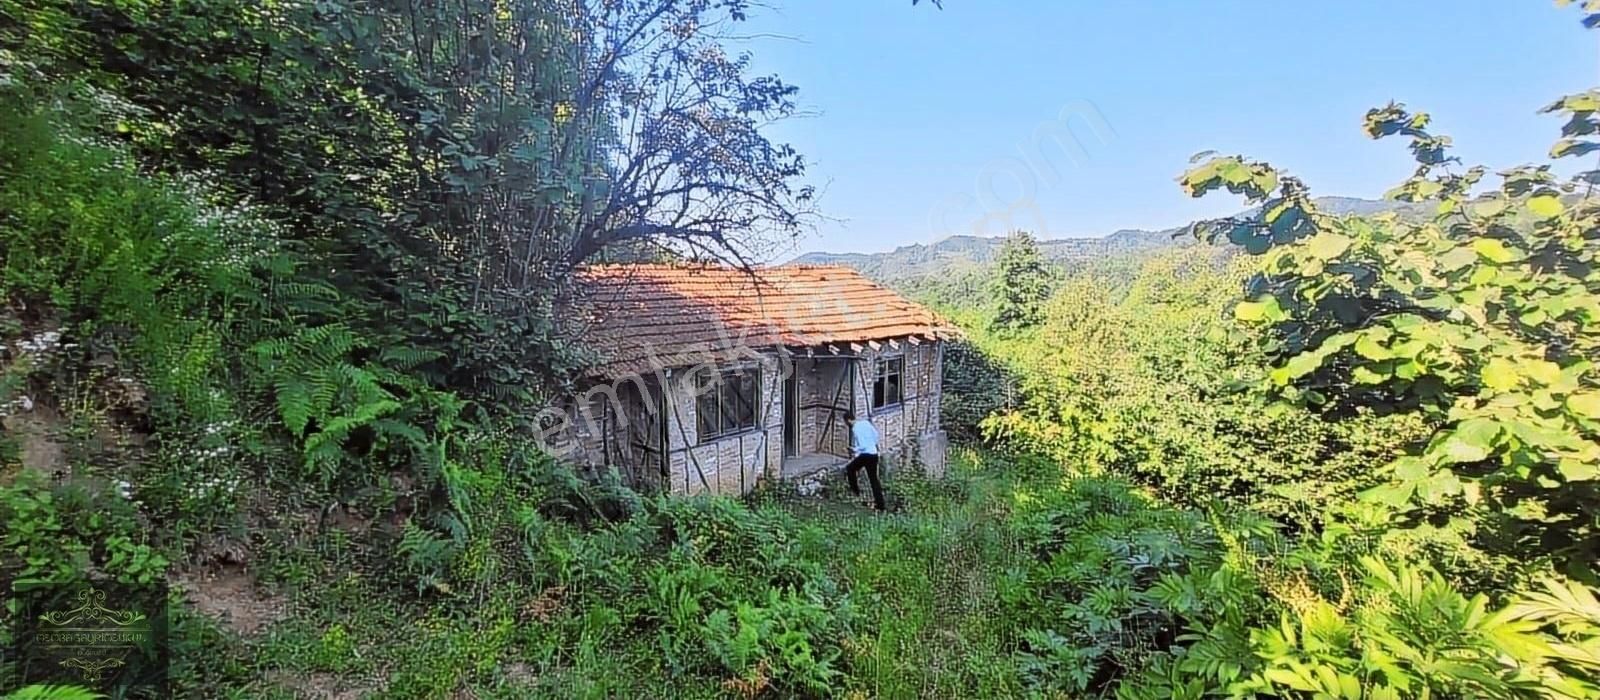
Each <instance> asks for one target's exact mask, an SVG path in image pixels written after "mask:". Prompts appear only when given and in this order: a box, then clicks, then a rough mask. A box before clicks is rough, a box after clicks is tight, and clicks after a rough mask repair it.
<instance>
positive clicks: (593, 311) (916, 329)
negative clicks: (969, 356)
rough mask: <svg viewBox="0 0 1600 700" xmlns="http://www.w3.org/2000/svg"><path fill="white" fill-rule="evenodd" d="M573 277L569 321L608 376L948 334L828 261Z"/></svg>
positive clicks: (916, 308) (920, 310)
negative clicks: (780, 349)
mask: <svg viewBox="0 0 1600 700" xmlns="http://www.w3.org/2000/svg"><path fill="white" fill-rule="evenodd" d="M577 279H578V294H577V298H576V302H575V304H574V306H573V309H572V313H570V314H567V318H568V320H569V321H571V322H575V323H576V324H578V325H577V327H576V329H575V330H576V332H577V334H578V335H579V337H580V338H582V340H583V341H584V342H585V343H587V344H588V345H589V346H591V347H593V348H594V349H595V350H597V351H599V353H600V354H601V356H602V361H603V365H602V367H601V368H600V369H601V371H603V372H606V373H611V374H616V373H620V372H627V371H643V370H650V369H656V368H663V367H674V366H682V365H687V364H698V363H701V362H705V361H706V360H707V359H721V358H725V357H727V356H730V355H734V354H737V353H736V352H735V351H737V350H738V349H739V348H740V347H746V348H751V349H755V348H770V347H773V346H776V345H785V346H812V347H814V346H821V345H827V344H835V343H836V344H849V343H865V342H867V341H876V340H888V339H894V338H906V337H921V338H932V339H943V338H948V337H952V336H954V335H955V334H956V331H955V329H954V328H952V327H951V326H949V325H948V324H946V323H945V322H944V321H943V320H941V319H940V318H939V317H937V316H935V315H934V314H933V312H931V311H929V310H927V309H926V308H924V307H922V306H921V305H918V304H916V303H913V302H911V301H908V300H906V298H905V297H902V296H900V295H899V294H896V293H895V292H893V291H891V290H889V289H887V288H885V287H883V286H881V285H879V284H877V283H875V282H873V281H871V280H869V279H867V278H866V277H863V276H862V275H861V273H859V272H857V271H855V270H853V269H851V268H848V267H842V266H836V265H793V266H782V267H762V268H756V269H754V270H748V271H747V270H741V269H738V268H732V267H724V266H716V265H671V264H635V265H601V266H592V267H586V268H582V269H580V270H579V271H578V275H577Z"/></svg>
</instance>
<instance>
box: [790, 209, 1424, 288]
mask: <svg viewBox="0 0 1600 700" xmlns="http://www.w3.org/2000/svg"><path fill="white" fill-rule="evenodd" d="M1314 201H1315V202H1316V205H1317V208H1318V209H1321V210H1322V211H1324V212H1328V213H1330V214H1341V215H1346V214H1356V215H1369V214H1377V213H1380V212H1385V211H1396V210H1405V209H1409V208H1410V207H1412V206H1413V205H1407V204H1404V203H1401V202H1392V201H1382V200H1373V199H1358V198H1355V197H1318V198H1316V199H1315V200H1314ZM1188 230H1189V227H1188V226H1187V225H1185V226H1175V227H1173V228H1168V229H1161V230H1159V231H1149V230H1145V229H1121V230H1118V231H1114V232H1112V233H1110V234H1108V235H1106V236H1102V237H1098V238H1051V239H1043V240H1040V241H1039V252H1040V253H1041V254H1043V255H1044V256H1045V257H1046V258H1048V259H1051V260H1057V261H1070V260H1083V259H1088V258H1095V257H1104V256H1108V255H1114V254H1119V253H1130V252H1136V251H1144V250H1155V249H1158V248H1168V247H1174V246H1183V245H1192V244H1193V243H1194V240H1193V239H1191V238H1189V237H1188ZM1004 241H1005V238H1004V237H1003V236H970V235H956V236H950V237H949V238H945V239H942V240H939V241H936V242H934V243H930V244H922V243H914V244H912V245H904V246H900V247H898V248H895V249H894V250H891V251H888V252H884V253H827V252H820V251H818V252H810V253H805V254H803V255H800V256H798V257H796V258H794V259H793V260H790V261H789V264H792V265H846V266H849V267H853V268H855V269H857V270H860V271H861V272H862V274H865V275H867V276H868V277H871V278H873V279H877V280H880V281H891V280H900V279H907V278H915V277H924V276H927V275H936V274H941V275H942V274H948V273H952V272H960V271H962V270H965V269H970V268H974V267H978V266H981V265H984V264H986V263H988V262H990V261H991V260H993V259H994V257H995V256H996V255H998V254H999V252H1000V246H1001V244H1002V243H1004Z"/></svg>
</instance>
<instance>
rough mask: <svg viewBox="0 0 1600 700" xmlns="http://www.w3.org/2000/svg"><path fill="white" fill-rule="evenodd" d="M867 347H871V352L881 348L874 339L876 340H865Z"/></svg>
mask: <svg viewBox="0 0 1600 700" xmlns="http://www.w3.org/2000/svg"><path fill="white" fill-rule="evenodd" d="M867 347H869V348H872V350H873V352H877V351H878V350H882V349H883V346H882V345H879V344H878V341H876V340H869V341H867Z"/></svg>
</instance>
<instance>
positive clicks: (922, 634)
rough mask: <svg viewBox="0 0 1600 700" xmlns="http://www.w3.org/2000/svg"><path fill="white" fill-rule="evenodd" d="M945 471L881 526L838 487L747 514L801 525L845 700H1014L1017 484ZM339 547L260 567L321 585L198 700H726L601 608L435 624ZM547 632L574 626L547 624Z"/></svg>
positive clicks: (897, 486)
mask: <svg viewBox="0 0 1600 700" xmlns="http://www.w3.org/2000/svg"><path fill="white" fill-rule="evenodd" d="M954 453H955V457H956V458H955V459H954V460H952V462H953V463H952V469H951V476H950V477H949V478H948V479H947V480H945V481H943V482H937V483H933V482H927V481H923V480H920V479H915V478H905V477H902V478H898V479H891V480H890V490H891V495H892V498H893V499H894V500H895V501H896V502H897V503H898V504H899V505H900V508H899V509H898V511H897V512H894V513H890V514H887V515H879V514H876V513H873V512H871V511H870V510H869V509H867V508H865V507H863V505H862V504H861V503H860V502H859V500H858V499H854V498H851V497H850V495H849V493H848V491H847V490H846V487H845V486H844V484H843V482H842V479H841V480H839V481H838V482H836V483H829V484H828V485H827V487H826V488H825V489H824V492H823V494H822V495H821V496H819V497H813V498H798V497H794V498H790V497H783V496H778V495H771V494H769V495H766V496H763V497H760V498H758V499H757V502H756V503H755V504H753V506H754V507H755V508H757V509H767V508H776V509H782V510H785V511H787V512H789V513H792V514H794V515H795V516H796V517H797V519H798V521H799V523H800V524H801V526H800V528H799V530H798V531H797V532H796V533H795V536H796V537H797V538H800V539H803V540H809V541H812V542H814V543H815V547H816V549H817V551H819V552H823V553H824V555H823V557H822V559H823V561H824V563H825V565H826V566H827V567H828V568H829V569H830V572H831V573H833V574H834V575H835V577H836V578H837V579H838V580H841V581H843V582H844V583H845V585H846V586H848V587H849V589H850V590H851V592H852V598H853V599H854V601H855V604H856V605H857V606H858V607H859V608H860V610H861V613H862V615H863V619H862V620H861V622H862V624H861V625H860V628H859V629H860V630H861V632H860V633H859V635H858V636H856V637H854V638H852V639H850V640H849V641H848V642H847V643H846V645H845V647H846V652H847V654H846V656H847V658H846V659H844V660H843V663H841V667H842V668H843V670H844V671H845V673H846V677H845V678H844V679H841V681H840V685H841V686H842V687H841V689H842V690H843V691H844V692H843V693H841V695H843V696H844V697H855V698H869V697H870V698H880V697H881V698H898V697H1004V696H1014V695H1017V694H1019V693H1020V692H1021V690H1020V688H1019V685H1018V681H1017V678H1016V674H1015V667H1014V664H1013V663H1011V649H1012V646H1013V643H1014V638H1013V634H1014V633H1013V631H1012V630H1010V629H1008V626H1007V625H1006V624H1005V623H1004V621H1003V620H1002V617H1001V616H1000V615H999V614H998V612H999V606H1000V598H999V596H1000V595H1001V589H1000V587H999V586H998V585H997V584H999V583H1000V581H1001V575H1002V574H1003V573H1004V572H1006V571H1008V570H1012V569H1014V568H1015V567H1016V566H1018V565H1020V561H1019V556H1020V552H1019V549H1018V547H1017V546H1016V545H1015V543H1014V542H1013V541H1012V539H1011V538H1010V537H1009V534H1008V530H1007V514H1008V511H1009V508H1010V503H1011V502H1012V499H1013V496H1014V493H1013V492H1014V489H1016V488H1018V487H1019V484H1018V482H1017V481H1016V480H1015V478H1014V477H1013V476H1012V475H1011V474H1010V472H1009V470H1007V469H1004V468H999V469H997V468H995V466H994V464H995V463H992V462H991V463H987V464H986V460H984V459H983V458H982V456H981V455H979V454H978V453H976V452H974V451H972V450H966V449H957V450H955V451H954ZM352 547H353V543H352V542H351V541H350V540H349V538H348V537H347V536H346V535H345V534H343V533H341V532H339V531H337V530H335V531H333V532H330V533H329V534H327V535H325V536H323V537H322V538H321V540H320V544H319V547H318V548H317V550H315V551H313V550H304V551H299V552H288V553H285V554H284V555H283V556H284V558H283V559H281V560H279V561H276V562H274V565H273V566H272V571H269V572H267V577H268V578H273V577H274V576H279V577H281V576H283V575H284V572H286V571H287V572H290V575H291V576H292V578H294V579H297V580H305V581H307V582H308V583H309V582H314V581H325V582H328V583H325V584H316V583H311V584H310V587H306V588H300V589H298V590H297V591H296V592H294V593H289V594H286V596H285V601H284V602H285V603H286V605H285V607H286V609H287V611H288V614H287V615H286V616H285V617H284V618H283V619H280V620H278V621H276V622H274V623H272V624H270V625H269V626H267V627H266V628H265V629H264V630H263V631H261V632H259V633H257V634H255V635H253V636H250V637H246V638H243V639H239V638H237V637H234V638H235V639H236V640H238V643H236V644H234V645H231V646H232V648H233V649H234V654H233V655H232V656H231V657H229V656H227V655H216V656H214V657H212V658H208V659H205V660H203V661H202V663H200V664H199V666H201V667H202V670H204V671H205V672H206V673H205V674H204V675H205V676H207V677H208V682H217V681H221V682H222V684H223V685H227V686H231V687H232V688H233V690H232V691H231V695H232V696H233V697H281V698H288V697H296V696H304V695H308V694H318V695H324V696H335V697H351V698H355V697H364V696H368V695H377V696H380V697H427V696H430V695H436V694H437V693H438V692H439V691H440V690H441V689H445V688H450V689H455V690H457V691H469V692H470V693H471V695H466V696H462V697H477V698H520V697H551V698H556V697H560V698H583V697H590V698H602V697H673V698H696V697H705V698H711V697H733V696H737V695H738V694H739V693H738V692H737V688H735V687H733V686H731V685H729V684H727V683H725V682H724V680H725V679H715V678H708V677H705V676H704V675H703V674H696V673H688V674H683V673H675V672H674V671H673V670H672V668H671V660H670V659H666V658H663V655H662V652H661V651H660V650H659V649H658V647H657V646H656V643H655V639H654V637H653V636H652V635H651V633H650V632H649V631H641V630H628V629H617V628H615V627H613V626H611V625H609V624H608V622H607V620H606V619H605V618H606V617H607V612H606V611H605V610H604V609H603V606H588V607H587V608H586V609H584V610H565V609H562V608H561V605H560V602H559V601H556V602H555V603H554V608H553V612H552V613H551V614H550V615H549V617H550V618H552V619H550V620H549V621H548V623H547V622H545V621H541V619H540V617H541V612H540V610H541V608H540V606H541V603H540V601H539V598H538V597H534V599H533V600H527V599H520V600H519V599H512V598H510V597H508V598H505V599H500V598H497V597H495V596H491V597H490V598H489V599H488V600H486V601H484V603H483V604H482V605H481V606H480V607H479V610H478V612H477V613H476V614H472V615H464V616H463V615H456V616H451V615H449V614H446V613H442V612H441V611H442V610H444V608H442V607H437V606H436V607H431V608H430V606H428V605H425V604H418V603H412V602H406V601H407V600H408V599H409V595H408V593H409V592H407V591H398V592H397V591H385V590H380V589H378V588H377V587H375V586H374V585H372V583H371V582H370V581H369V580H368V577H367V576H366V575H364V574H362V573H359V567H358V566H355V565H354V563H353V562H352V561H349V559H348V558H349V557H350V556H355V555H351V554H349V552H350V551H351V548H352ZM296 572H298V573H296ZM302 577H303V578H302ZM564 616H577V617H579V618H588V619H580V620H576V621H574V620H571V619H570V618H569V619H567V620H566V621H565V622H563V621H561V620H557V619H554V618H562V617H564ZM573 622H576V625H575V626H576V628H577V629H579V630H581V631H580V632H579V633H578V634H577V638H576V639H573V638H571V637H570V636H569V635H565V634H563V633H561V632H560V631H559V629H558V628H561V627H563V626H567V627H568V628H569V629H570V628H571V627H570V624H569V623H573ZM229 636H230V637H232V636H233V635H232V634H229ZM573 642H576V643H573ZM230 665H231V667H232V668H231V673H230V671H229V668H228V667H229V666H230ZM537 669H543V670H542V671H541V670H537ZM230 675H231V678H227V676H230ZM195 680H200V679H199V678H196V679H195Z"/></svg>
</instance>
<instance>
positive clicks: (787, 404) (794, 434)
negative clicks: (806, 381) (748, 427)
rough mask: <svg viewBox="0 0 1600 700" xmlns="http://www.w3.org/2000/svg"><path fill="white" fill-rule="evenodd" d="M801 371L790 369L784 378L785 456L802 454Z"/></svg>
mask: <svg viewBox="0 0 1600 700" xmlns="http://www.w3.org/2000/svg"><path fill="white" fill-rule="evenodd" d="M799 393H800V373H799V372H797V371H794V370H790V371H789V376H787V377H784V379H783V456H785V457H794V456H796V455H798V454H800V397H799Z"/></svg>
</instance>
